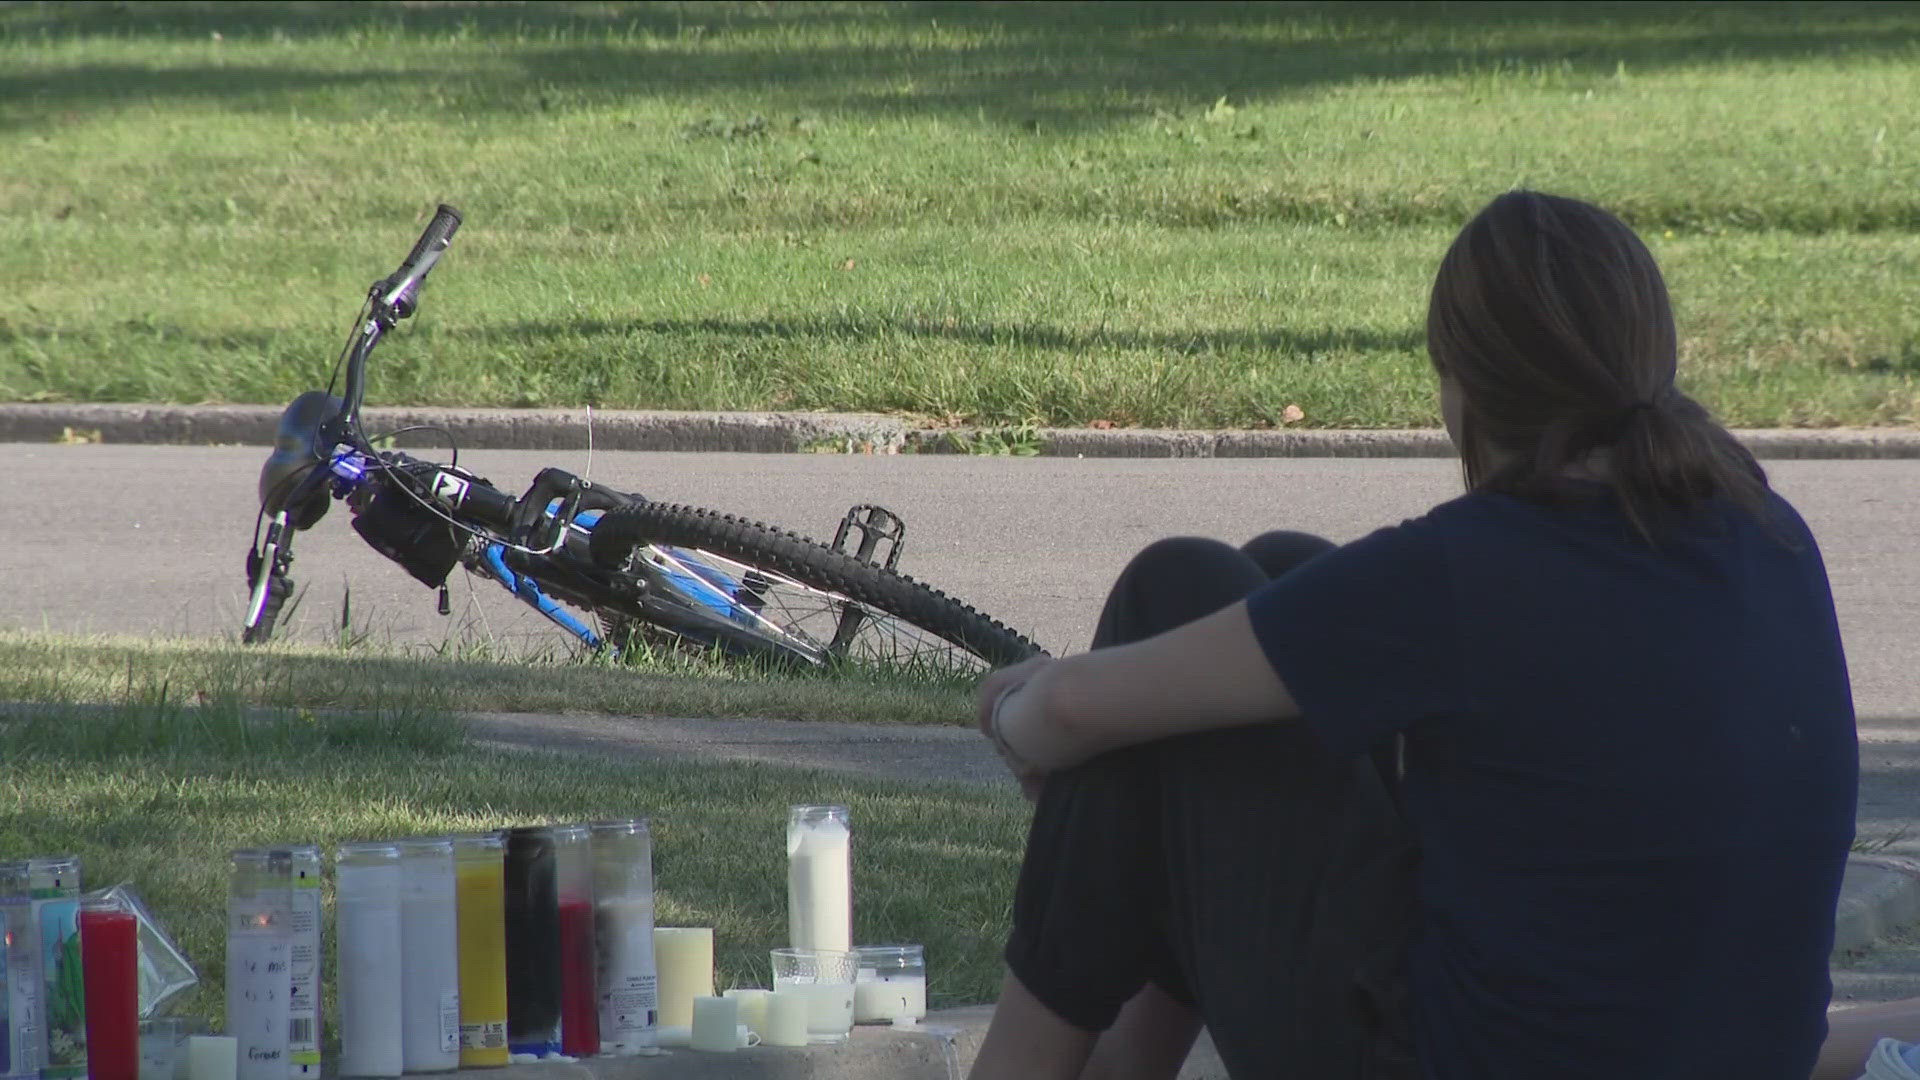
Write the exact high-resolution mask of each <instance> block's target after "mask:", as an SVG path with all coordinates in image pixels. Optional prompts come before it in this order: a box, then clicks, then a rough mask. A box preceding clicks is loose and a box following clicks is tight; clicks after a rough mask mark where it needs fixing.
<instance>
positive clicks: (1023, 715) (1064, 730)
mask: <svg viewBox="0 0 1920 1080" xmlns="http://www.w3.org/2000/svg"><path fill="white" fill-rule="evenodd" d="M1061 670H1062V669H1061V662H1060V661H1058V660H1055V659H1054V658H1052V657H1048V656H1036V657H1034V658H1033V659H1031V660H1026V661H1023V662H1022V663H1019V664H1015V665H1013V666H1012V667H1007V668H1001V669H1000V670H998V671H996V672H994V673H992V674H991V675H989V676H987V678H986V679H985V680H984V681H982V682H981V684H980V697H979V710H978V722H979V725H980V733H981V734H982V735H985V736H986V737H987V740H988V741H989V742H991V743H993V748H994V750H995V751H996V752H998V753H999V755H1000V760H1001V761H1003V762H1005V763H1006V766H1007V769H1008V770H1009V771H1010V772H1012V773H1013V777H1014V779H1015V780H1017V781H1019V783H1020V790H1021V792H1022V793H1023V794H1024V795H1026V797H1027V799H1028V801H1033V800H1035V799H1037V798H1039V795H1040V786H1041V784H1042V783H1043V782H1044V781H1045V780H1046V777H1047V774H1048V773H1051V772H1057V771H1058V770H1060V769H1064V768H1067V767H1069V766H1072V765H1078V764H1079V763H1080V762H1082V761H1085V760H1086V759H1087V758H1090V757H1092V756H1093V755H1094V754H1096V753H1098V752H1099V751H1100V749H1101V747H1099V746H1098V745H1096V742H1095V740H1094V739H1093V738H1092V737H1091V733H1089V732H1084V731H1080V730H1077V729H1076V728H1075V727H1074V726H1073V725H1072V724H1070V723H1068V722H1066V719H1065V718H1064V717H1061V716H1059V715H1056V714H1055V713H1053V712H1051V711H1050V710H1049V709H1048V707H1047V704H1048V702H1049V701H1050V700H1052V699H1051V698H1050V697H1049V696H1048V693H1047V691H1048V690H1049V689H1051V687H1052V684H1053V682H1054V681H1055V680H1056V679H1057V678H1058V677H1059V676H1060V673H1061Z"/></svg>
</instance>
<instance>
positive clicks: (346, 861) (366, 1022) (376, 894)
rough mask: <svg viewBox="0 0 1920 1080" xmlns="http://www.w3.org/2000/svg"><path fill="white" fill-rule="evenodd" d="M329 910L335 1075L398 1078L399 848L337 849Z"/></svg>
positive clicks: (367, 845)
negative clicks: (335, 1001)
mask: <svg viewBox="0 0 1920 1080" xmlns="http://www.w3.org/2000/svg"><path fill="white" fill-rule="evenodd" d="M333 911H334V916H333V921H334V935H333V936H334V942H335V945H334V948H335V949H336V950H337V951H338V955H337V956H336V957H335V959H334V972H335V973H336V975H335V977H336V978H337V979H338V980H339V982H338V994H339V1006H340V1075H341V1076H399V1075H400V1072H401V1068H402V1066H401V1062H400V1002H401V998H400V849H399V848H398V847H396V846H394V845H393V844H391V843H357V844H341V845H340V847H339V850H337V851H336V852H335V853H334V865H333Z"/></svg>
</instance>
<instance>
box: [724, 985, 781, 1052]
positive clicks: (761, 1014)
mask: <svg viewBox="0 0 1920 1080" xmlns="http://www.w3.org/2000/svg"><path fill="white" fill-rule="evenodd" d="M772 993H773V991H771V990H755V989H742V988H735V989H732V990H729V991H727V992H726V994H725V995H724V996H726V997H730V998H733V999H734V1000H736V1001H738V1002H739V1003H740V1022H741V1023H743V1024H745V1025H747V1027H748V1028H749V1029H750V1030H752V1032H753V1033H754V1034H755V1035H758V1036H760V1037H761V1038H762V1039H764V1038H766V1037H767V997H768V995H770V994H772Z"/></svg>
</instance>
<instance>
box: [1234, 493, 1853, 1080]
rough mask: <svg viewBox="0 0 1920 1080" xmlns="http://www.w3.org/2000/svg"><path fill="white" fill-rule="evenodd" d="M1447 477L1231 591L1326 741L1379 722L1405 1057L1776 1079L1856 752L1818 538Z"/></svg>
mask: <svg viewBox="0 0 1920 1080" xmlns="http://www.w3.org/2000/svg"><path fill="white" fill-rule="evenodd" d="M1589 495H1590V497H1588V498H1586V499H1584V500H1581V501H1578V502H1576V503H1574V504H1572V505H1568V506H1561V507H1554V506H1548V505H1546V504H1542V503H1536V502H1530V501H1525V500H1521V499H1517V498H1513V497H1510V496H1505V495H1498V494H1491V493H1485V492H1480V493H1474V494H1470V495H1467V496H1465V497H1462V498H1459V499H1456V500H1454V501H1452V502H1449V503H1445V504H1443V505H1441V506H1439V507H1436V508H1435V509H1434V510H1433V511H1431V512H1430V513H1428V514H1427V515H1426V516H1425V517H1422V518H1419V519H1416V520H1413V521H1408V522H1405V523H1403V524H1401V525H1399V526H1396V527H1393V528H1388V529H1382V530H1380V531H1379V532H1376V533H1374V534H1372V535H1371V536H1368V537H1366V538H1364V539H1362V540H1359V541H1356V542H1355V543H1352V544H1349V545H1347V546H1345V547H1342V548H1339V549H1338V550H1335V551H1331V552H1328V553H1327V554H1325V555H1322V556H1320V557H1319V558H1317V559H1314V560H1313V561H1311V562H1309V563H1307V564H1306V565H1304V566H1302V567H1300V568H1298V569H1297V570H1295V571H1294V572H1293V573H1291V574H1289V575H1287V576H1285V577H1283V578H1281V579H1280V580H1278V581H1276V582H1274V583H1273V584H1272V585H1271V586H1269V587H1267V588H1266V589H1264V590H1262V591H1261V592H1259V593H1256V594H1255V595H1254V596H1253V597H1252V598H1251V599H1250V600H1249V607H1250V610H1251V613H1252V618H1253V625H1254V629H1255V632H1256V633H1257V635H1258V637H1259V639H1260V643H1261V645H1262V646H1263V647H1264V649H1265V650H1266V653H1267V656H1268V658H1269V659H1270V660H1271V661H1272V662H1273V666H1274V668H1275V670H1276V671H1277V672H1278V673H1279V675H1280V678H1281V680H1282V681H1283V682H1285V683H1286V685H1287V687H1288V689H1289V690H1291V691H1292V693H1293V695H1294V697H1295V699H1296V700H1297V701H1298V702H1299V703H1300V707H1301V711H1302V713H1303V715H1304V717H1305V719H1306V721H1307V722H1308V723H1309V724H1310V725H1311V726H1312V728H1313V729H1314V730H1315V731H1316V732H1318V733H1319V735H1320V736H1321V737H1322V738H1323V739H1324V740H1325V741H1326V743H1327V744H1328V745H1330V746H1332V747H1333V748H1335V749H1336V750H1338V751H1342V752H1346V751H1358V750H1360V749H1363V748H1365V747H1368V746H1370V745H1372V744H1374V743H1376V742H1378V741H1379V740H1381V739H1384V738H1386V737H1388V736H1390V735H1392V734H1394V733H1396V732H1401V733H1404V734H1405V737H1406V759H1405V760H1406V775H1405V779H1404V784H1403V787H1402V791H1401V794H1402V800H1403V809H1404V811H1405V814H1406V817H1407V821H1408V823H1409V825H1410V827H1411V828H1412V830H1413V832H1414V834H1415V836H1416V837H1417V839H1418V842H1419V844H1420V847H1421V867H1420V872H1419V878H1418V881H1419V923H1418V929H1417V936H1416V939H1415V942H1414V946H1413V951H1412V954H1411V958H1410V960H1409V972H1408V978H1409V980H1410V987H1411V999H1412V1021H1413V1027H1414V1037H1415V1040H1416V1046H1417V1051H1418V1054H1419V1057H1420V1060H1421V1065H1422V1069H1423V1073H1424V1075H1425V1076H1426V1077H1430V1078H1433V1080H1454V1078H1474V1080H1487V1078H1507V1077H1549V1076H1550V1077H1554V1078H1556V1080H1569V1078H1584V1077H1591V1078H1594V1080H1603V1078H1604V1080H1622V1078H1626V1077H1632V1078H1634V1080H1659V1078H1666V1077H1672V1078H1675V1080H1678V1078H1681V1077H1686V1078H1698V1077H1702V1076H1728V1077H1732V1076H1738V1077H1741V1078H1742V1080H1760V1078H1767V1077H1778V1078H1781V1080H1787V1078H1791V1080H1806V1077H1807V1075H1808V1074H1809V1073H1810V1072H1811V1071H1812V1068H1813V1063H1814V1060H1815V1058H1816V1057H1817V1056H1818V1052H1819V1047H1820V1043H1821V1041H1822V1040H1823V1039H1824V1038H1825V1036H1826V1006H1827V1002H1828V998H1829V996H1830V994H1831V989H1832V988H1831V984H1830V982H1829V979H1828V974H1827V963H1828V953H1829V951H1830V950H1831V948H1832V944H1833V916H1834V904H1835V901H1836V898H1837V896H1838V894H1839V888H1840V879H1841V875H1842V872H1843V870H1844V868H1845V863H1846V856H1847V851H1848V847H1849V845H1850V844H1851V842H1852V838H1853V826H1854V797H1855V792H1856V787H1857V784H1858V774H1859V760H1858V756H1857V751H1856V747H1855V734H1854V716H1853V701H1852V695H1851V691H1850V689H1849V686H1848V681H1847V671H1846V661H1845V658H1844V656H1843V654H1842V652H1841V645H1840V635H1839V630H1838V628H1837V626H1836V625H1835V620H1834V612H1833V600H1832V595H1831V593H1830V592H1829V590H1828V586H1827V577H1826V570H1825V568H1824V566H1823V565H1822V563H1821V560H1820V554H1819V550H1818V548H1817V547H1816V545H1815V544H1814V540H1813V537H1812V536H1811V534H1810V533H1809V532H1808V531H1807V528H1806V525H1805V524H1804V523H1803V522H1802V521H1801V519H1800V517H1799V515H1798V514H1796V513H1795V512H1794V511H1793V509H1792V508H1791V507H1790V506H1788V505H1787V503H1786V502H1785V501H1784V500H1780V499H1778V498H1777V497H1771V496H1770V500H1771V505H1772V507H1773V511H1774V514H1775V520H1773V521H1772V522H1771V523H1770V524H1769V523H1763V522H1757V521H1755V520H1753V519H1752V518H1750V517H1749V516H1747V515H1744V514H1742V513H1740V512H1739V511H1737V510H1733V509H1731V508H1715V509H1714V510H1712V511H1710V512H1708V513H1707V514H1705V515H1704V516H1703V518H1702V519H1701V520H1700V521H1699V522H1696V523H1694V524H1692V525H1689V526H1687V527H1686V528H1685V529H1683V530H1681V531H1679V532H1676V533H1673V534H1670V535H1667V536H1665V537H1664V538H1663V540H1662V544H1661V546H1660V547H1658V548H1655V547H1653V546H1650V545H1649V544H1648V543H1647V542H1646V541H1645V540H1642V539H1640V538H1639V537H1638V536H1637V534H1635V533H1633V532H1632V530H1631V529H1630V528H1629V527H1628V526H1627V523H1626V521H1625V518H1624V516H1623V515H1622V514H1620V512H1619V511H1618V509H1617V508H1616V506H1615V504H1614V503H1613V501H1612V500H1611V498H1610V497H1608V496H1606V495H1605V494H1604V489H1600V488H1598V487H1597V486H1596V487H1595V489H1594V491H1593V492H1591V493H1589Z"/></svg>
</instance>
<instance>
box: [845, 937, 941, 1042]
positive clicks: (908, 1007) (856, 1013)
mask: <svg viewBox="0 0 1920 1080" xmlns="http://www.w3.org/2000/svg"><path fill="white" fill-rule="evenodd" d="M853 953H854V957H855V960H856V963H857V964H858V965H859V974H858V975H856V976H855V977H854V984H853V1022H854V1023H856V1024H885V1023H902V1022H917V1021H920V1020H925V1019H926V1018H927V959H926V950H925V949H924V948H922V947H921V946H919V945H862V946H861V947H860V948H858V949H855V950H854V951H853Z"/></svg>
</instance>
